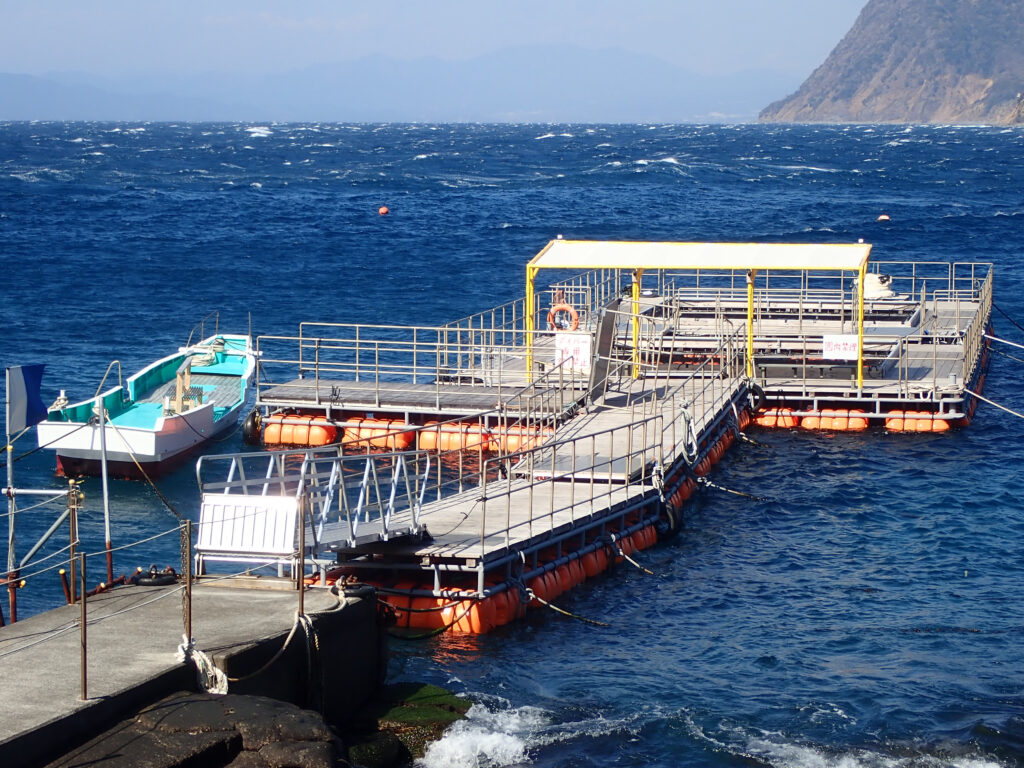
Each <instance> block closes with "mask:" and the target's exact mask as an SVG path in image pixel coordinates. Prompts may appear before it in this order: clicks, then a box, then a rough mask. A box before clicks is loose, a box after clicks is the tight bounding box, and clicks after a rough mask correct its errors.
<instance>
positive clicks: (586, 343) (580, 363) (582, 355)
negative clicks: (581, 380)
mask: <svg viewBox="0 0 1024 768" xmlns="http://www.w3.org/2000/svg"><path fill="white" fill-rule="evenodd" d="M590 343H591V335H590V334H589V333H572V332H570V331H559V332H557V333H556V334H555V365H558V364H560V363H565V367H566V369H567V370H568V369H572V370H574V371H576V372H577V373H583V374H588V373H590V364H591V361H592V359H593V354H592V352H591V348H590Z"/></svg>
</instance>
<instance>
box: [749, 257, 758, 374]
mask: <svg viewBox="0 0 1024 768" xmlns="http://www.w3.org/2000/svg"><path fill="white" fill-rule="evenodd" d="M756 276H757V270H756V269H750V270H747V378H748V379H752V378H754V278H755V277H756Z"/></svg>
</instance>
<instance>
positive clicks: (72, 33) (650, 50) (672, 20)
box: [0, 0, 866, 76]
mask: <svg viewBox="0 0 1024 768" xmlns="http://www.w3.org/2000/svg"><path fill="white" fill-rule="evenodd" d="M865 3H866V0H813V2H809V1H808V0H504V2H498V1H497V0H371V1H369V2H367V1H366V0H364V1H363V2H354V0H304V1H303V2H297V3H296V2H269V1H267V0H175V2H155V1H154V0H93V1H91V2H83V0H0V72H11V73H24V74H43V73H46V72H50V71H67V70H79V71H85V72H91V73H97V74H125V73H128V72H132V71H134V72H142V73H155V72H240V71H242V72H244V71H248V72H275V71H282V70H288V69H296V68H299V67H303V66H307V65H310V64H323V63H329V62H332V61H339V60H345V59H353V58H359V57H362V56H366V55H369V54H383V55H387V56H393V57H399V58H416V57H421V56H435V57H440V58H446V59H464V58H470V57H473V56H476V55H479V54H481V53H487V52H490V51H494V50H498V49H501V48H505V47H510V46H517V45H535V44H557V43H569V44H574V45H579V46H584V47H588V48H622V49H625V50H629V51H636V52H642V53H647V54H650V55H653V56H656V57H658V58H661V59H664V60H666V61H669V62H671V63H674V64H677V65H679V66H682V67H685V68H686V69H689V70H691V71H694V72H698V73H728V72H735V71H739V70H746V69H775V70H781V71H785V72H792V73H795V74H799V75H801V76H806V75H808V74H810V72H811V71H812V70H813V69H814V67H816V66H817V65H818V64H820V63H821V62H822V61H823V60H824V59H825V57H826V56H827V55H828V53H829V51H831V50H832V48H833V47H834V46H835V44H836V43H837V42H839V40H840V39H841V38H842V36H843V35H844V34H845V33H846V31H847V30H848V29H849V28H850V26H851V25H852V24H853V22H854V20H855V19H856V17H857V14H858V13H859V12H860V10H861V8H863V6H864V5H865Z"/></svg>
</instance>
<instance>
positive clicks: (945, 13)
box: [760, 0, 1024, 124]
mask: <svg viewBox="0 0 1024 768" xmlns="http://www.w3.org/2000/svg"><path fill="white" fill-rule="evenodd" d="M760 119H761V120H762V121H766V122H796V123H821V122H827V123H850V122H858V123H870V122H887V123H983V124H1021V123H1024V2H1021V0H871V1H870V2H869V3H868V4H867V5H866V6H865V7H864V10H863V11H861V14H860V16H859V17H858V19H857V21H856V22H855V23H854V25H853V28H852V29H850V31H849V32H848V33H847V35H846V37H844V38H843V39H842V41H840V43H839V45H837V46H836V48H835V50H833V51H832V53H831V54H830V55H829V57H828V59H826V60H825V63H824V64H822V65H821V66H820V67H818V68H817V69H816V70H815V71H814V72H813V74H811V76H810V77H809V78H807V80H806V81H805V82H804V84H803V85H801V86H800V89H799V90H798V91H796V93H794V94H793V95H791V96H788V97H786V98H784V99H782V100H780V101H776V102H774V103H772V104H770V105H769V106H768V107H766V108H765V109H764V110H763V111H762V112H761V115H760Z"/></svg>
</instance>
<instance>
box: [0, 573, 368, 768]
mask: <svg viewBox="0 0 1024 768" xmlns="http://www.w3.org/2000/svg"><path fill="white" fill-rule="evenodd" d="M275 582H276V580H271V579H260V580H258V583H256V584H250V585H249V587H250V588H245V589H239V588H237V587H225V586H219V585H217V584H216V583H214V584H204V585H197V586H196V587H195V589H194V590H193V599H192V622H193V623H192V627H193V639H194V641H195V648H196V649H197V650H200V651H203V652H204V653H206V654H207V655H208V656H209V658H210V659H211V660H212V661H213V663H214V664H216V666H217V667H218V668H220V669H221V670H223V671H224V672H225V673H226V674H227V675H228V676H229V677H232V678H237V679H238V680H237V682H230V683H229V690H230V691H231V692H232V693H252V694H259V695H265V696H271V697H273V698H277V699H280V700H283V701H290V702H292V703H295V704H298V705H300V706H308V707H311V708H316V709H320V708H321V707H322V708H323V710H324V714H325V717H326V719H327V720H328V721H329V722H331V721H337V720H340V719H343V718H345V717H347V716H349V715H351V714H352V712H354V711H355V710H356V709H357V708H358V707H359V706H360V705H361V704H363V703H364V702H365V701H366V700H367V699H368V698H369V697H370V696H371V695H372V694H373V693H374V691H375V690H376V688H377V685H378V682H379V680H380V679H381V677H382V675H383V664H384V660H383V654H382V645H381V643H382V635H381V633H382V628H381V627H380V625H379V624H378V622H377V608H376V598H375V595H374V594H373V592H372V591H371V590H363V591H361V592H359V593H358V594H356V595H352V596H347V597H346V596H345V595H335V594H332V593H331V592H329V591H326V590H316V591H309V592H307V593H306V594H305V613H306V615H308V616H309V617H310V619H311V623H310V626H311V628H312V629H313V631H314V632H315V634H316V636H315V638H312V637H309V636H308V635H307V632H306V631H305V629H304V628H303V627H302V626H298V627H296V631H295V632H294V633H292V632H291V630H292V629H293V627H295V625H296V611H297V609H298V592H297V591H296V590H295V589H294V587H293V585H292V588H291V589H289V588H288V586H289V585H288V583H287V582H286V583H280V582H277V583H275ZM253 586H255V587H271V588H251V587H253ZM275 587H276V588H275ZM282 587H283V588H282ZM182 592H183V588H182V587H181V586H180V585H179V586H171V587H123V588H119V589H115V590H112V591H110V592H107V593H104V594H101V595H98V596H96V597H93V598H89V600H88V601H87V617H88V618H87V625H86V629H87V635H86V638H87V644H86V648H87V658H86V668H85V672H86V677H85V682H86V687H87V697H88V698H87V699H85V700H83V699H82V698H81V693H82V665H81V658H82V653H81V650H82V640H81V631H80V625H79V615H80V607H79V606H78V605H74V606H66V607H61V608H58V609H56V610H52V611H48V612H46V613H44V614H41V615H38V616H33V617H31V618H29V619H25V620H23V621H19V622H18V623H16V624H13V625H10V626H7V627H3V628H0V696H2V697H3V702H4V704H3V709H4V717H3V718H0V765H3V766H4V767H5V768H15V767H16V766H23V765H24V766H29V765H38V764H42V763H45V762H47V761H49V760H52V759H55V758H56V757H59V756H60V755H61V754H63V753H64V752H66V751H67V750H69V749H71V748H73V747H75V746H76V745H78V744H80V743H82V742H84V741H86V740H88V739H89V738H91V737H93V736H95V735H96V734H97V733H99V732H100V731H102V730H104V729H105V728H106V727H109V725H111V724H112V723H113V722H115V721H116V720H117V719H119V718H122V717H124V716H125V715H127V714H129V713H131V712H134V711H136V710H137V709H139V708H141V707H143V706H145V705H147V704H150V703H152V702H154V701H156V700H158V699H160V698H162V697H164V696H167V695H168V694H170V693H173V692H175V691H181V690H193V691H194V690H199V684H198V677H197V671H196V666H195V665H194V664H192V663H187V664H186V663H184V662H182V661H180V660H179V659H178V652H177V648H178V645H179V644H181V643H182V642H183V634H184V629H183V601H182ZM289 634H291V638H290V640H289V642H288V646H287V648H285V649H284V651H283V652H282V647H283V646H284V645H285V641H286V639H288V637H289ZM314 640H315V642H314ZM264 667H265V669H264ZM253 673H256V674H253Z"/></svg>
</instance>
